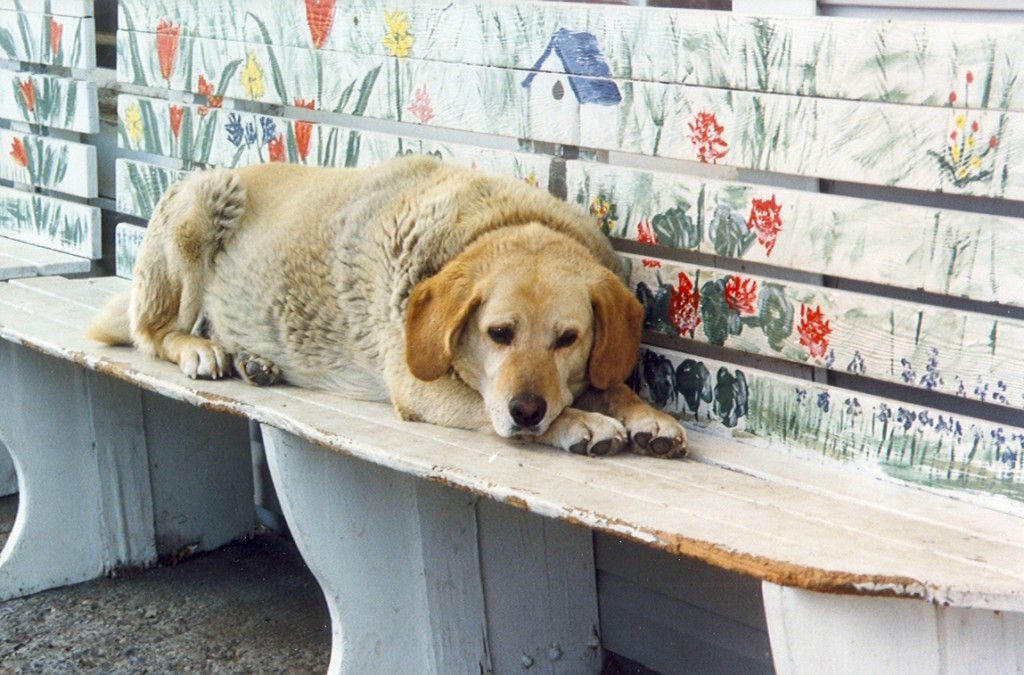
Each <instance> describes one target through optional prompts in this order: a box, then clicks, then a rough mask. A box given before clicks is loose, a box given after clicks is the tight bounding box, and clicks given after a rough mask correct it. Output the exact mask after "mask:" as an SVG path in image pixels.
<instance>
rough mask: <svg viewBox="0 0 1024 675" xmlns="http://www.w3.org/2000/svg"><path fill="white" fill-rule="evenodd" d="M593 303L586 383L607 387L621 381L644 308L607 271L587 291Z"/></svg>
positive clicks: (631, 358) (627, 372)
mask: <svg viewBox="0 0 1024 675" xmlns="http://www.w3.org/2000/svg"><path fill="white" fill-rule="evenodd" d="M590 301H591V303H592V305H593V307H594V324H595V325H594V348H593V350H591V352H590V364H589V368H588V374H589V376H590V384H591V385H592V386H594V387H596V388H597V389H607V388H608V387H610V386H612V385H613V384H618V383H620V382H625V381H626V378H628V377H629V375H630V373H632V372H633V365H634V363H635V362H636V355H637V351H638V350H639V349H640V332H641V330H642V329H643V318H644V310H643V307H642V306H641V305H640V302H639V301H638V300H637V299H636V298H635V297H633V294H632V293H630V292H629V290H628V289H627V288H626V287H625V285H623V283H622V282H621V281H619V279H618V277H616V276H615V275H614V274H612V273H611V272H608V273H607V274H606V275H604V276H603V278H602V280H601V282H600V283H598V284H597V285H596V286H595V287H594V288H593V289H592V290H591V293H590Z"/></svg>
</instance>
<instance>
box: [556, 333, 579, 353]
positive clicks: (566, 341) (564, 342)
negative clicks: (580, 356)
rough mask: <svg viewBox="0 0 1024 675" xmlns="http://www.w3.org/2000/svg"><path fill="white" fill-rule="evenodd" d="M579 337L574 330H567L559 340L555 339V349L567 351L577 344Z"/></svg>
mask: <svg viewBox="0 0 1024 675" xmlns="http://www.w3.org/2000/svg"><path fill="white" fill-rule="evenodd" d="M577 337H579V335H578V334H577V333H576V331H574V330H567V331H565V332H564V333H562V334H561V335H559V336H558V337H557V338H555V349H565V348H566V347H570V346H572V345H573V344H575V342H576V338H577Z"/></svg>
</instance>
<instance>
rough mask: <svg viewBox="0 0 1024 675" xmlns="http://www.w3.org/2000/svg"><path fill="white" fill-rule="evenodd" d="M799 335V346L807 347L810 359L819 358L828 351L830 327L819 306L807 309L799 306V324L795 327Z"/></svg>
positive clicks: (804, 306)
mask: <svg viewBox="0 0 1024 675" xmlns="http://www.w3.org/2000/svg"><path fill="white" fill-rule="evenodd" d="M796 329H797V332H798V333H800V344H801V345H803V346H804V347H807V351H808V352H809V353H810V355H811V358H815V359H818V358H821V357H823V356H824V355H825V352H827V351H828V336H829V334H831V333H832V326H831V324H830V322H829V320H828V319H826V318H825V313H824V312H822V311H821V305H818V306H817V307H815V308H814V309H809V308H808V307H807V305H804V304H801V305H800V323H799V324H798V325H797V327H796Z"/></svg>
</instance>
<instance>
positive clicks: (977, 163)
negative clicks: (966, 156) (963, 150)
mask: <svg viewBox="0 0 1024 675" xmlns="http://www.w3.org/2000/svg"><path fill="white" fill-rule="evenodd" d="M971 168H972V169H974V170H975V171H977V170H978V169H980V168H981V158H980V157H978V156H977V155H975V156H974V157H971Z"/></svg>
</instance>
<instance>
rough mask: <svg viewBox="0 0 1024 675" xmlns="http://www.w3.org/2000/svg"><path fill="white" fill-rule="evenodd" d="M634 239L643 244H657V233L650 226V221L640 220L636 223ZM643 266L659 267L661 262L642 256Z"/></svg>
mask: <svg viewBox="0 0 1024 675" xmlns="http://www.w3.org/2000/svg"><path fill="white" fill-rule="evenodd" d="M636 240H637V241H639V242H642V243H644V244H657V243H658V235H657V234H655V232H654V229H653V228H652V227H651V221H649V220H641V221H640V222H639V223H637V224H636ZM641 262H643V265H644V267H661V262H660V261H658V260H652V259H650V258H644V259H643V260H642V261H641Z"/></svg>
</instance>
